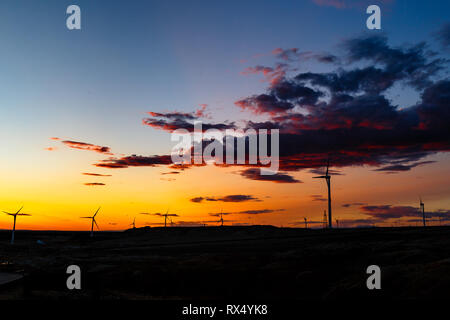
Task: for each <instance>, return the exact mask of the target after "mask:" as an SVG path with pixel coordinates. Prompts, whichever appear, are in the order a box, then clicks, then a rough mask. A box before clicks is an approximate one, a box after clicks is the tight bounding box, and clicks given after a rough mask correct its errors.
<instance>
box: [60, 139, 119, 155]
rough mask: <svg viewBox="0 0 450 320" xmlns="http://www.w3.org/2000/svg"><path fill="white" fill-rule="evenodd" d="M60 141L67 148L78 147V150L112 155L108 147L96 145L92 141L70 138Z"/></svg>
mask: <svg viewBox="0 0 450 320" xmlns="http://www.w3.org/2000/svg"><path fill="white" fill-rule="evenodd" d="M61 142H62V143H63V144H65V145H66V146H68V147H69V148H73V149H79V150H88V151H94V152H98V153H103V154H109V155H112V153H111V150H110V148H109V147H102V146H98V145H95V144H92V143H86V142H80V141H72V140H64V141H61Z"/></svg>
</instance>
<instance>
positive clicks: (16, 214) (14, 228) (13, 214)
mask: <svg viewBox="0 0 450 320" xmlns="http://www.w3.org/2000/svg"><path fill="white" fill-rule="evenodd" d="M22 209H23V206H22V207H21V208H20V209H19V210H17V212H16V213H12V212H6V211H3V212H4V213H6V214H7V215H8V216H13V217H14V224H13V229H12V235H11V244H14V233H15V231H16V219H17V216H31V214H27V213H20V211H21V210H22Z"/></svg>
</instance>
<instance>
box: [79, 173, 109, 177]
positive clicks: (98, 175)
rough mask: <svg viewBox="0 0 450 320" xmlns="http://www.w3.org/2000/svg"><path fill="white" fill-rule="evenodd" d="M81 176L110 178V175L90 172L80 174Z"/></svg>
mask: <svg viewBox="0 0 450 320" xmlns="http://www.w3.org/2000/svg"><path fill="white" fill-rule="evenodd" d="M81 174H83V175H85V176H94V177H111V175H110V174H100V173H90V172H82V173H81Z"/></svg>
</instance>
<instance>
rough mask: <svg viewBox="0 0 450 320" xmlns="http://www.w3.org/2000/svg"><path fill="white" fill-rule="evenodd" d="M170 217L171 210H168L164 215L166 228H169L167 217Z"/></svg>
mask: <svg viewBox="0 0 450 320" xmlns="http://www.w3.org/2000/svg"><path fill="white" fill-rule="evenodd" d="M168 216H169V209H167V211H166V213H165V214H163V217H164V228H165V227H167V217H168Z"/></svg>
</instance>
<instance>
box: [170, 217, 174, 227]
mask: <svg viewBox="0 0 450 320" xmlns="http://www.w3.org/2000/svg"><path fill="white" fill-rule="evenodd" d="M173 225H174V223H173V220H172V218H170V226H171V227H173Z"/></svg>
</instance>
